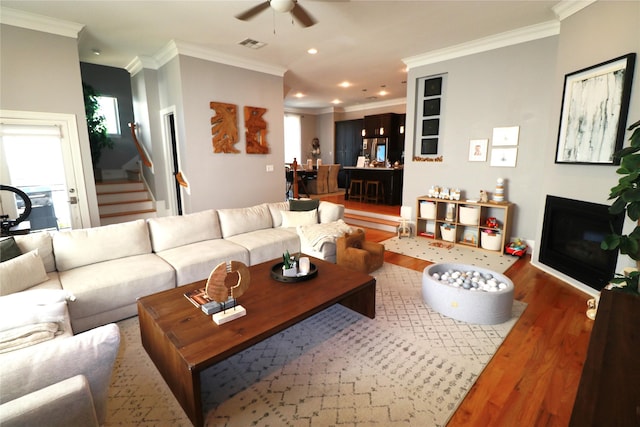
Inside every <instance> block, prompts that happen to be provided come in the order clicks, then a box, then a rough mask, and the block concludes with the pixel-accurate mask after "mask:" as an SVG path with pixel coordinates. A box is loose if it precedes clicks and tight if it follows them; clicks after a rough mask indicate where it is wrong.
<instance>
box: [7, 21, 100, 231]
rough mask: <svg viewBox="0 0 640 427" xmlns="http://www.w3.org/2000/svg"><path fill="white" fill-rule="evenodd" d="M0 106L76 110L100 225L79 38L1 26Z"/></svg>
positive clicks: (94, 216) (95, 221) (93, 211)
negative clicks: (79, 53) (86, 115)
mask: <svg viewBox="0 0 640 427" xmlns="http://www.w3.org/2000/svg"><path fill="white" fill-rule="evenodd" d="M0 40H2V45H1V47H2V49H0V87H2V90H1V91H0V108H2V109H5V110H17V111H31V112H50V113H65V114H74V115H75V116H76V120H77V123H78V137H79V140H80V152H81V156H82V167H83V172H84V176H82V177H78V178H77V179H84V185H85V188H86V189H87V199H88V200H87V202H88V205H89V215H90V221H91V225H92V226H96V225H99V224H100V218H99V214H98V201H97V198H96V190H95V183H94V180H93V167H92V164H91V149H90V147H89V134H88V131H87V121H86V118H85V111H84V98H83V95H82V79H81V77H80V59H79V57H78V44H77V40H76V39H75V38H71V37H63V36H58V35H53V34H48V33H43V32H39V31H32V30H27V29H24V28H18V27H14V26H11V25H5V24H0Z"/></svg>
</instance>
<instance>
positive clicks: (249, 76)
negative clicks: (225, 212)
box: [158, 55, 286, 213]
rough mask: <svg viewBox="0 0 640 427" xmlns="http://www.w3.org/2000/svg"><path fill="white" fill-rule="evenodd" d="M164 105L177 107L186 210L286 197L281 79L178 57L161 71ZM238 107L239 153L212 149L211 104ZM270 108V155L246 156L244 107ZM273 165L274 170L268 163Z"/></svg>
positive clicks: (268, 118) (268, 133) (268, 113)
mask: <svg viewBox="0 0 640 427" xmlns="http://www.w3.org/2000/svg"><path fill="white" fill-rule="evenodd" d="M159 75H160V78H159V81H158V84H159V87H160V92H161V95H160V98H161V102H160V103H161V108H166V107H170V106H172V105H175V106H176V107H177V116H176V125H177V128H178V139H179V151H180V158H181V163H182V169H183V171H184V173H185V174H186V177H187V179H188V180H189V183H190V184H191V194H190V195H186V196H185V199H184V208H185V212H187V213H188V212H198V211H202V210H205V209H215V208H232V207H242V206H251V205H254V204H258V203H262V202H267V201H277V200H284V197H285V188H286V182H285V174H284V168H283V167H282V163H283V159H284V121H283V117H284V108H283V102H282V77H278V76H273V75H270V74H265V73H259V72H255V71H250V70H245V69H241V68H237V67H233V66H229V65H223V64H218V63H213V62H210V61H205V60H202V59H197V58H193V57H189V56H184V55H180V56H178V57H177V58H174V59H173V60H171V61H170V62H169V63H168V64H166V65H165V66H163V67H162V68H161V69H160V70H159ZM212 101H215V102H227V103H232V104H236V105H237V106H238V133H239V135H238V136H239V142H238V143H237V144H236V148H238V149H239V150H240V151H241V152H240V153H237V154H231V153H225V154H223V153H218V154H214V153H213V146H212V142H211V116H212V115H213V110H211V109H210V107H209V103H210V102H212ZM245 106H252V107H262V108H266V109H267V113H266V114H265V116H264V119H265V120H266V121H267V123H268V128H267V141H268V143H269V147H270V153H269V154H247V153H246V138H245V129H244V107H245ZM267 165H273V166H274V171H273V172H266V166H267Z"/></svg>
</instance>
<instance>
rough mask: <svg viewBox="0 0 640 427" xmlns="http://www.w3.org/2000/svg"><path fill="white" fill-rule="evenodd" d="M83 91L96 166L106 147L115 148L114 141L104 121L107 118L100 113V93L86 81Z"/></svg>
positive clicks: (94, 165) (92, 160)
mask: <svg viewBox="0 0 640 427" xmlns="http://www.w3.org/2000/svg"><path fill="white" fill-rule="evenodd" d="M82 92H83V94H84V112H85V116H86V118H87V128H88V130H89V145H90V146H91V162H92V163H93V167H94V168H95V167H96V165H97V164H98V162H99V161H100V157H101V156H102V150H104V149H105V148H108V149H113V141H112V140H111V138H109V135H108V134H107V127H106V126H105V123H104V122H105V118H104V116H103V115H101V114H100V104H99V103H98V98H97V97H98V95H99V94H98V93H97V92H96V90H95V89H94V88H93V87H92V86H90V85H88V84H86V83H84V82H83V83H82Z"/></svg>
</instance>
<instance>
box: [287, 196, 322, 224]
mask: <svg viewBox="0 0 640 427" xmlns="http://www.w3.org/2000/svg"><path fill="white" fill-rule="evenodd" d="M318 206H320V200H297V199H291V200H289V210H290V211H312V210H314V209H318ZM316 222H317V221H316Z"/></svg>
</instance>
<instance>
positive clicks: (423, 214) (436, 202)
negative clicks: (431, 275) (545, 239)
mask: <svg viewBox="0 0 640 427" xmlns="http://www.w3.org/2000/svg"><path fill="white" fill-rule="evenodd" d="M513 208H514V205H513V203H508V202H505V203H493V202H488V203H476V202H467V201H462V200H445V199H434V198H432V197H429V196H422V197H418V199H417V209H416V212H417V220H416V231H417V233H416V234H417V235H418V236H422V237H426V238H431V239H434V240H438V241H443V242H450V243H453V244H455V245H463V246H466V247H469V248H472V249H481V250H489V251H492V252H499V253H503V252H504V248H505V245H507V244H508V243H509V237H510V234H509V233H510V230H511V217H512V215H513ZM494 219H495V223H493V220H494ZM488 222H489V224H488Z"/></svg>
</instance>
